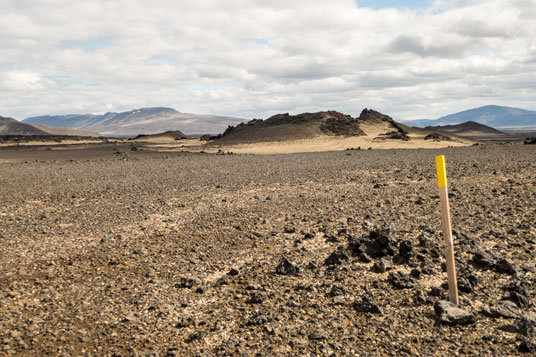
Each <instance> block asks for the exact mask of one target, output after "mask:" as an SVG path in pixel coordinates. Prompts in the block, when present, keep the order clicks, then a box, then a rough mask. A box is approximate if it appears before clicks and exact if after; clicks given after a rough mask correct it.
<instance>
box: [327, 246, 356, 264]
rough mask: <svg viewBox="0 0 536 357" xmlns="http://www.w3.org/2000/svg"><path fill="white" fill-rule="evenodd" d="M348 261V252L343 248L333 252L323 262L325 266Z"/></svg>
mask: <svg viewBox="0 0 536 357" xmlns="http://www.w3.org/2000/svg"><path fill="white" fill-rule="evenodd" d="M349 260H350V252H348V251H347V250H346V248H344V247H339V248H338V249H337V250H336V251H335V252H333V253H331V254H330V255H329V256H328V257H327V258H326V260H325V261H324V264H325V265H341V264H342V263H344V262H348V261H349Z"/></svg>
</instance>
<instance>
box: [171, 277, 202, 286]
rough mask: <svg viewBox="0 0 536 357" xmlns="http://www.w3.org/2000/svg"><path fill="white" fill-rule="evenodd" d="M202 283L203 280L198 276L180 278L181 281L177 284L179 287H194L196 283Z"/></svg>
mask: <svg viewBox="0 0 536 357" xmlns="http://www.w3.org/2000/svg"><path fill="white" fill-rule="evenodd" d="M200 284H201V280H199V279H198V278H185V277H183V278H181V280H180V283H179V284H176V285H175V286H176V287H179V288H192V287H194V286H196V285H200Z"/></svg>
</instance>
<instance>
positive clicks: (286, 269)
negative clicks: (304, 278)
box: [275, 258, 300, 275]
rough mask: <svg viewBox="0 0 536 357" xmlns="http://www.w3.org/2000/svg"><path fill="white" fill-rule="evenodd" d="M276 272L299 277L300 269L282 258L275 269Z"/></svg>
mask: <svg viewBox="0 0 536 357" xmlns="http://www.w3.org/2000/svg"><path fill="white" fill-rule="evenodd" d="M275 272H276V273H277V274H281V275H298V274H299V273H300V268H299V267H297V266H295V265H294V264H292V263H291V262H289V261H288V260H287V258H282V259H281V261H280V262H279V264H278V265H277V267H276V268H275Z"/></svg>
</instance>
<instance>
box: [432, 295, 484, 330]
mask: <svg viewBox="0 0 536 357" xmlns="http://www.w3.org/2000/svg"><path fill="white" fill-rule="evenodd" d="M434 311H435V313H436V314H437V315H439V323H440V324H443V325H449V326H456V325H470V324H473V323H475V321H476V319H475V314H473V313H472V312H470V311H467V310H464V309H461V308H459V307H457V306H456V305H454V304H453V303H451V302H449V301H444V300H441V301H438V302H436V303H435V304H434Z"/></svg>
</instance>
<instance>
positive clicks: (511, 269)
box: [495, 259, 519, 275]
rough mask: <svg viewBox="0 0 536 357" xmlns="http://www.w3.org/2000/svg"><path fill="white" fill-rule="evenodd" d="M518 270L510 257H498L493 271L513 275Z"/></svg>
mask: <svg viewBox="0 0 536 357" xmlns="http://www.w3.org/2000/svg"><path fill="white" fill-rule="evenodd" d="M518 270H519V269H518V267H517V266H516V265H515V264H514V263H513V262H512V261H511V260H510V259H500V260H499V261H498V262H497V264H495V271H496V272H497V273H501V274H508V275H514V274H515V273H517V272H518Z"/></svg>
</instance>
